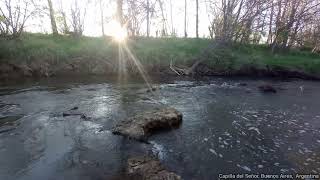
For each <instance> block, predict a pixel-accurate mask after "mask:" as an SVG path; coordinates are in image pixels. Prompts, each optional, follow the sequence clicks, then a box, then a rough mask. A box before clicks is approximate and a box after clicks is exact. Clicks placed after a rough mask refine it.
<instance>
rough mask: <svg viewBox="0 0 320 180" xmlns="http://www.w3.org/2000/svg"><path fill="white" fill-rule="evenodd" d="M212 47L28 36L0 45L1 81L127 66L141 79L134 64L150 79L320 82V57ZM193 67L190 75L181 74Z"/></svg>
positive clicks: (110, 71) (204, 42) (197, 42)
mask: <svg viewBox="0 0 320 180" xmlns="http://www.w3.org/2000/svg"><path fill="white" fill-rule="evenodd" d="M211 45H212V40H209V39H178V38H161V39H160V38H151V39H146V38H136V39H131V40H128V41H127V42H126V44H121V46H120V47H119V46H118V43H116V42H114V41H113V40H112V39H111V38H110V37H105V38H93V37H82V38H80V39H74V38H72V37H68V36H58V37H57V36H51V35H43V34H26V35H24V36H22V37H21V38H20V39H19V40H4V39H3V40H0V79H1V80H6V79H7V80H8V79H12V78H23V77H65V76H70V75H116V74H118V69H119V62H127V63H125V64H126V65H127V70H128V72H127V73H129V74H130V75H139V69H138V68H137V66H136V63H135V61H133V59H135V60H138V61H139V62H140V63H141V65H142V67H143V70H144V71H146V72H147V73H148V74H151V75H169V76H171V75H172V76H177V75H201V76H255V77H256V76H261V77H263V76H271V77H285V78H286V77H289V78H291V77H292V78H301V79H313V80H314V79H320V78H319V77H320V56H319V55H317V54H312V53H309V52H308V51H301V50H292V51H290V52H286V53H282V54H271V53H270V50H269V49H268V47H266V46H264V45H234V46H232V47H211V48H210V46H211ZM119 52H120V54H121V55H120V56H119ZM119 58H120V59H122V60H123V61H119ZM140 63H138V64H140ZM195 63H197V66H196V67H195V68H193V69H192V72H190V73H183V72H184V71H183V70H185V69H190V67H192V66H193V65H194V64H195ZM181 71H183V72H181Z"/></svg>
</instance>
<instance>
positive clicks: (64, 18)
mask: <svg viewBox="0 0 320 180" xmlns="http://www.w3.org/2000/svg"><path fill="white" fill-rule="evenodd" d="M61 14H62V19H63V33H64V34H68V33H69V32H70V30H69V27H68V24H67V17H66V13H64V12H61Z"/></svg>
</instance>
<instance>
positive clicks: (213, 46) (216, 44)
mask: <svg viewBox="0 0 320 180" xmlns="http://www.w3.org/2000/svg"><path fill="white" fill-rule="evenodd" d="M223 46H224V44H223V43H219V42H213V43H211V44H210V45H209V46H208V47H207V48H205V49H204V50H203V51H202V53H200V55H199V56H198V57H196V58H195V59H194V60H193V61H194V63H193V64H192V66H191V67H187V68H178V67H175V66H174V65H173V63H172V60H171V62H170V69H171V70H172V71H173V72H174V73H176V74H177V75H179V76H181V75H185V76H189V75H193V74H195V71H196V69H197V67H198V66H199V65H200V64H201V63H202V62H203V61H204V60H205V59H206V58H207V56H208V54H209V52H211V51H213V50H214V49H217V48H221V47H223Z"/></svg>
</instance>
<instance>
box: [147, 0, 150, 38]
mask: <svg viewBox="0 0 320 180" xmlns="http://www.w3.org/2000/svg"><path fill="white" fill-rule="evenodd" d="M147 37H150V2H149V0H147Z"/></svg>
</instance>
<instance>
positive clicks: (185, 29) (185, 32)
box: [184, 0, 188, 38]
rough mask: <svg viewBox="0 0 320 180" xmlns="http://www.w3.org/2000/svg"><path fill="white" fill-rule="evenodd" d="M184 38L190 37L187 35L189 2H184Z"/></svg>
mask: <svg viewBox="0 0 320 180" xmlns="http://www.w3.org/2000/svg"><path fill="white" fill-rule="evenodd" d="M184 37H185V38H186V37H188V34H187V0H184Z"/></svg>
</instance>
